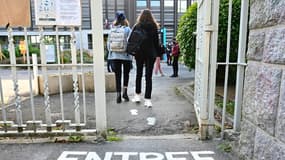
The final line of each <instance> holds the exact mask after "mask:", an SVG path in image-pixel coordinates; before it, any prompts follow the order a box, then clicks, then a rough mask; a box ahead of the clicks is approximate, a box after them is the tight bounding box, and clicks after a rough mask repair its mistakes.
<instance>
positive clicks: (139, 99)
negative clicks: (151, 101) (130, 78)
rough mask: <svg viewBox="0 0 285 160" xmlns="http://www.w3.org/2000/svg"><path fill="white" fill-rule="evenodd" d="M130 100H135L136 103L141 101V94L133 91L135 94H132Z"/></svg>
mask: <svg viewBox="0 0 285 160" xmlns="http://www.w3.org/2000/svg"><path fill="white" fill-rule="evenodd" d="M132 102H136V103H139V102H141V95H140V94H136V93H135V96H134V98H133V99H132Z"/></svg>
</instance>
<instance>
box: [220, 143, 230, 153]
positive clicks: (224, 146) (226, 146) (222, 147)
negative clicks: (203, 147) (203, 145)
mask: <svg viewBox="0 0 285 160" xmlns="http://www.w3.org/2000/svg"><path fill="white" fill-rule="evenodd" d="M218 149H219V150H221V151H223V152H231V151H232V146H231V144H229V143H221V144H219V145H218Z"/></svg>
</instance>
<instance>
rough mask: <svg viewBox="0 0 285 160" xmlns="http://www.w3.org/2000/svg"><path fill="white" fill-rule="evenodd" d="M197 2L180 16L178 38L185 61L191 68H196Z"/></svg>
mask: <svg viewBox="0 0 285 160" xmlns="http://www.w3.org/2000/svg"><path fill="white" fill-rule="evenodd" d="M196 25H197V3H193V4H192V5H191V6H190V7H189V8H188V10H187V12H186V13H185V14H184V15H183V16H182V17H181V18H180V22H179V27H178V33H177V40H178V42H179V46H180V52H181V53H182V57H183V61H184V63H185V65H186V66H188V67H189V68H195V50H196V36H195V35H194V34H193V32H196Z"/></svg>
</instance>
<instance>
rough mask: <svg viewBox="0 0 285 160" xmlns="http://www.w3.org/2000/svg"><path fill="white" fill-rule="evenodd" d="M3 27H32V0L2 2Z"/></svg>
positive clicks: (0, 18) (0, 9)
mask: <svg viewBox="0 0 285 160" xmlns="http://www.w3.org/2000/svg"><path fill="white" fill-rule="evenodd" d="M0 26H1V27H8V26H11V27H20V26H21V27H30V26H31V14H30V0H0Z"/></svg>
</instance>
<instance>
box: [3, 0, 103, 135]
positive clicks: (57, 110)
mask: <svg viewBox="0 0 285 160" xmlns="http://www.w3.org/2000/svg"><path fill="white" fill-rule="evenodd" d="M100 4H101V5H100ZM98 10H102V1H99V2H98V0H96V5H95V0H92V1H91V13H92V16H91V18H92V34H93V37H96V38H93V48H94V50H93V63H85V62H84V60H83V58H84V57H83V49H82V37H77V38H76V35H77V36H81V28H80V27H79V26H77V28H78V29H77V30H76V29H75V27H73V26H72V27H70V37H71V39H70V53H71V63H69V64H63V63H62V61H61V59H62V57H60V53H61V52H62V51H61V49H60V45H59V34H58V30H59V26H56V27H55V29H56V30H55V33H54V35H55V37H56V40H55V42H56V43H55V50H56V53H57V54H56V61H55V63H52V64H50V63H47V59H48V57H47V56H46V51H47V44H46V42H45V38H44V37H45V31H44V26H39V35H40V61H41V63H40V64H37V63H36V62H37V60H36V58H34V62H33V63H32V62H31V57H32V56H31V53H30V52H29V47H28V46H29V45H28V33H27V28H24V31H23V32H24V39H25V48H26V63H24V64H18V63H17V61H16V55H15V44H14V41H13V28H11V27H9V28H8V29H7V33H8V41H9V49H8V50H9V56H10V57H9V59H10V64H1V65H0V67H1V72H3V74H2V73H1V75H0V93H1V97H0V98H1V99H0V105H1V114H2V117H1V118H0V120H1V121H0V125H1V126H0V135H1V136H3V135H4V136H7V135H13V134H17V135H19V134H24V135H26V134H36V135H37V134H44V133H49V134H70V133H90V134H93V133H96V131H103V130H106V102H105V79H104V78H105V71H104V54H103V53H104V48H103V46H104V45H103V28H102V26H103V24H102V13H101V12H100V13H101V14H100V13H97V12H96V11H98ZM75 33H79V34H75ZM76 39H79V40H80V49H79V51H78V50H77V49H76V44H75V43H76ZM96 53H101V54H96ZM38 67H39V68H40V72H41V80H42V82H43V83H42V84H41V85H42V92H41V93H42V94H43V95H42V96H41V95H40V96H39V95H37V92H38V89H39V87H38V85H39V84H37V82H38V76H37V68H38ZM20 68H25V69H24V70H25V71H23V70H21V69H20ZM67 68H68V69H67ZM86 72H89V73H96V76H94V75H95V74H93V83H94V84H93V85H94V86H96V87H94V91H95V92H92V93H87V92H86V91H85V87H86V82H85V78H86V74H85V73H86ZM19 73H23V74H24V75H25V76H26V77H28V78H27V82H28V83H25V84H24V85H26V86H25V88H26V89H27V91H28V92H27V93H29V95H25V96H23V95H22V94H20V83H19V81H21V80H20V79H21V76H19ZM33 73H34V74H33ZM7 74H9V75H10V76H9V75H7ZM51 75H53V76H56V80H55V81H54V80H51V79H50V78H51ZM67 76H70V77H71V78H70V81H71V85H72V87H71V89H70V92H72V93H73V95H72V96H69V97H68V98H66V97H65V95H64V92H65V90H64V86H65V85H66V83H67V81H66V77H67ZM7 77H8V78H7ZM5 78H6V79H8V80H9V79H10V80H11V81H12V83H11V84H13V89H12V91H11V90H7V89H5V87H6V88H7V85H8V80H4V79H5ZM39 82H40V81H39ZM79 82H80V83H79ZM55 83H56V84H57V85H58V88H56V89H57V90H58V95H57V96H53V95H51V94H50V91H51V90H52V89H51V86H57V85H55ZM79 85H80V86H79ZM79 87H81V90H80V91H79ZM10 89H11V88H10ZM8 92H12V94H13V95H12V99H10V100H9V101H7V100H5V97H4V95H5V94H7V93H8ZM24 97H27V99H24ZM55 98H56V99H57V100H58V102H55V101H54V99H55ZM87 98H89V99H88V100H87ZM71 101H72V102H71ZM87 102H89V107H87ZM95 106H96V107H95Z"/></svg>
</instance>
